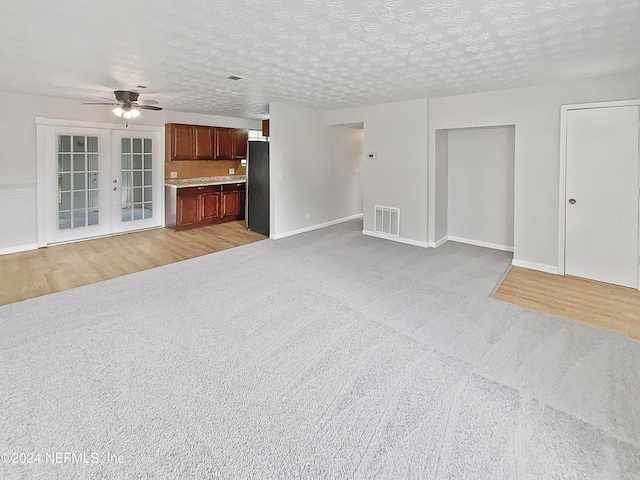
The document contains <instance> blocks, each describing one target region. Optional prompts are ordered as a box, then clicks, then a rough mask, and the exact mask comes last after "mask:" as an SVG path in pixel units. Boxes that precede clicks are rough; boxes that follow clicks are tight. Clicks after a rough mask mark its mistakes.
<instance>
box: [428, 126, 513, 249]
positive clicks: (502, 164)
mask: <svg viewBox="0 0 640 480" xmlns="http://www.w3.org/2000/svg"><path fill="white" fill-rule="evenodd" d="M438 133H440V131H439V132H438ZM448 140H449V141H448V173H449V175H448V199H447V206H448V222H447V223H448V232H447V235H448V236H449V237H457V239H458V240H460V241H468V242H469V243H479V244H490V245H494V246H495V247H496V248H497V247H500V248H502V249H505V250H508V249H510V248H513V170H514V153H515V151H514V142H515V132H514V128H513V127H493V128H472V129H460V130H449V131H448ZM436 188H439V185H438V184H437V183H436ZM436 195H437V193H436ZM436 201H437V198H436ZM436 238H437V234H436Z"/></svg>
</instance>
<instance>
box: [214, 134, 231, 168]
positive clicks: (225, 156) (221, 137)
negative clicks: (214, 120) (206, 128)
mask: <svg viewBox="0 0 640 480" xmlns="http://www.w3.org/2000/svg"><path fill="white" fill-rule="evenodd" d="M215 130H216V132H215V136H216V160H232V159H233V129H232V128H220V127H216V129H215Z"/></svg>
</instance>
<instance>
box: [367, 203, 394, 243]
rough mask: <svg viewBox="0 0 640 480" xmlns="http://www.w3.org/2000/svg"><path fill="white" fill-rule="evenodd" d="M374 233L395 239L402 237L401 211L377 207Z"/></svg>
mask: <svg viewBox="0 0 640 480" xmlns="http://www.w3.org/2000/svg"><path fill="white" fill-rule="evenodd" d="M374 208H375V210H374V212H375V216H374V225H373V231H374V232H376V233H382V234H384V235H391V236H393V237H399V236H400V209H398V208H392V207H383V206H381V205H376V206H375V207H374Z"/></svg>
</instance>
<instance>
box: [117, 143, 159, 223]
mask: <svg viewBox="0 0 640 480" xmlns="http://www.w3.org/2000/svg"><path fill="white" fill-rule="evenodd" d="M160 143H161V135H160V133H158V132H134V131H116V132H113V134H112V151H113V152H115V155H114V161H113V162H112V174H111V192H112V202H111V203H112V205H113V208H112V210H111V215H112V231H113V233H121V232H128V231H131V230H140V229H142V228H151V227H158V226H161V225H162V217H163V211H162V189H163V181H162V179H163V178H164V172H163V164H162V161H161V156H160V155H159V151H158V149H159V146H160ZM116 157H117V158H116Z"/></svg>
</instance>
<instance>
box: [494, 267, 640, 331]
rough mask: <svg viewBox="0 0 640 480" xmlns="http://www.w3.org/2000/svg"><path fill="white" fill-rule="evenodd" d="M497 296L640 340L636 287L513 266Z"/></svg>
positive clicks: (639, 313)
mask: <svg viewBox="0 0 640 480" xmlns="http://www.w3.org/2000/svg"><path fill="white" fill-rule="evenodd" d="M494 298H497V299H498V300H503V301H505V302H509V303H513V304H516V305H520V306H522V307H527V308H531V309H533V310H538V311H540V312H545V313H550V314H553V315H559V316H562V317H566V318H570V319H572V320H579V321H582V322H587V323H591V324H593V325H597V326H599V327H604V328H609V329H612V330H617V331H619V332H623V333H626V334H627V335H629V336H630V337H632V338H636V339H639V340H640V292H639V291H638V290H635V289H632V288H626V287H619V286H617V285H610V284H608V283H602V282H596V281H594V280H588V279H585V278H578V277H572V276H570V275H553V274H550V273H544V272H538V271H535V270H529V269H526V268H520V267H512V268H511V269H510V270H509V272H508V273H507V275H506V276H505V278H504V280H503V281H502V283H501V284H500V287H498V289H497V291H496V293H495V294H494Z"/></svg>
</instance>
